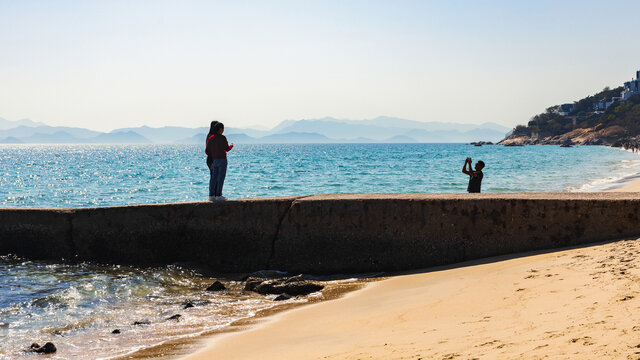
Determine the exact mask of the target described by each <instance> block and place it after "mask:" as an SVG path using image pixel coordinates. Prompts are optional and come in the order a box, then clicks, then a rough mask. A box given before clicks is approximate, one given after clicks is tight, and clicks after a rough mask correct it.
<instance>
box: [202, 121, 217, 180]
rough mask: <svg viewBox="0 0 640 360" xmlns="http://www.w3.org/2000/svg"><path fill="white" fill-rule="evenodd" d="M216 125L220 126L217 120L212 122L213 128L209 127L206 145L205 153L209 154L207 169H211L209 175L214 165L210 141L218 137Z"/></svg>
mask: <svg viewBox="0 0 640 360" xmlns="http://www.w3.org/2000/svg"><path fill="white" fill-rule="evenodd" d="M216 124H218V122H217V121H215V120H213V121H212V122H211V126H209V133H208V134H207V142H206V143H205V145H204V153H205V154H207V167H208V168H209V173H211V170H212V167H211V166H212V165H213V158H212V157H211V154H209V141H211V140H213V137H214V136H215V135H216V134H215V131H216Z"/></svg>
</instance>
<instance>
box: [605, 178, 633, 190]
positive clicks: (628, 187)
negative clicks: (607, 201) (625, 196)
mask: <svg viewBox="0 0 640 360" xmlns="http://www.w3.org/2000/svg"><path fill="white" fill-rule="evenodd" d="M607 192H640V179H633V180H631V181H629V182H625V183H624V184H622V186H621V187H619V188H616V189H611V190H607Z"/></svg>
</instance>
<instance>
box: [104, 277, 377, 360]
mask: <svg viewBox="0 0 640 360" xmlns="http://www.w3.org/2000/svg"><path fill="white" fill-rule="evenodd" d="M351 279H353V281H349V280H351ZM382 279H384V277H379V276H378V275H371V276H368V277H367V276H365V277H362V278H359V277H357V276H354V277H353V278H349V279H346V278H345V279H340V280H318V281H319V282H321V283H324V284H325V286H326V287H325V289H323V290H321V291H320V293H321V295H320V296H313V294H311V296H305V297H304V298H305V299H306V300H307V301H306V302H303V303H300V302H293V303H288V302H274V306H273V307H270V308H267V309H262V310H258V311H257V312H256V313H255V314H254V315H253V316H250V317H247V318H242V319H238V320H235V321H233V322H231V323H230V324H228V325H225V326H223V327H220V328H217V329H213V330H209V331H205V332H202V333H200V334H197V335H193V336H185V337H180V338H177V339H171V340H167V341H165V342H163V343H161V344H157V345H152V346H149V347H147V348H144V349H140V350H136V351H134V352H132V353H129V354H126V355H122V356H117V357H113V358H109V359H112V360H133V359H136V360H148V359H181V358H182V357H184V356H188V355H190V354H193V353H194V352H197V351H199V350H201V349H202V348H204V347H205V346H206V344H208V342H209V341H210V339H214V338H216V337H218V336H225V335H226V334H233V333H238V332H242V331H245V330H248V329H251V328H254V327H256V326H260V325H261V324H262V323H264V322H265V321H267V320H268V319H270V318H271V317H273V316H278V314H281V313H284V312H287V311H291V310H295V309H298V308H302V307H307V306H312V305H314V304H319V303H323V302H327V301H332V300H335V299H340V298H342V297H344V296H348V295H349V294H350V293H353V292H357V291H358V290H361V289H363V288H365V287H366V286H367V285H368V284H369V283H373V282H377V281H381V280H382ZM334 281H337V282H334Z"/></svg>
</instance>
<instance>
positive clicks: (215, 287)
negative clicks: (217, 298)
mask: <svg viewBox="0 0 640 360" xmlns="http://www.w3.org/2000/svg"><path fill="white" fill-rule="evenodd" d="M222 290H227V288H226V287H225V286H224V284H223V283H221V282H220V281H216V282H214V283H213V284H211V285H209V287H208V288H207V291H222Z"/></svg>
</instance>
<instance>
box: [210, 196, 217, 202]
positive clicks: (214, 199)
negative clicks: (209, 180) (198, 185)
mask: <svg viewBox="0 0 640 360" xmlns="http://www.w3.org/2000/svg"><path fill="white" fill-rule="evenodd" d="M216 200H218V199H217V196H209V201H216Z"/></svg>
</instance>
